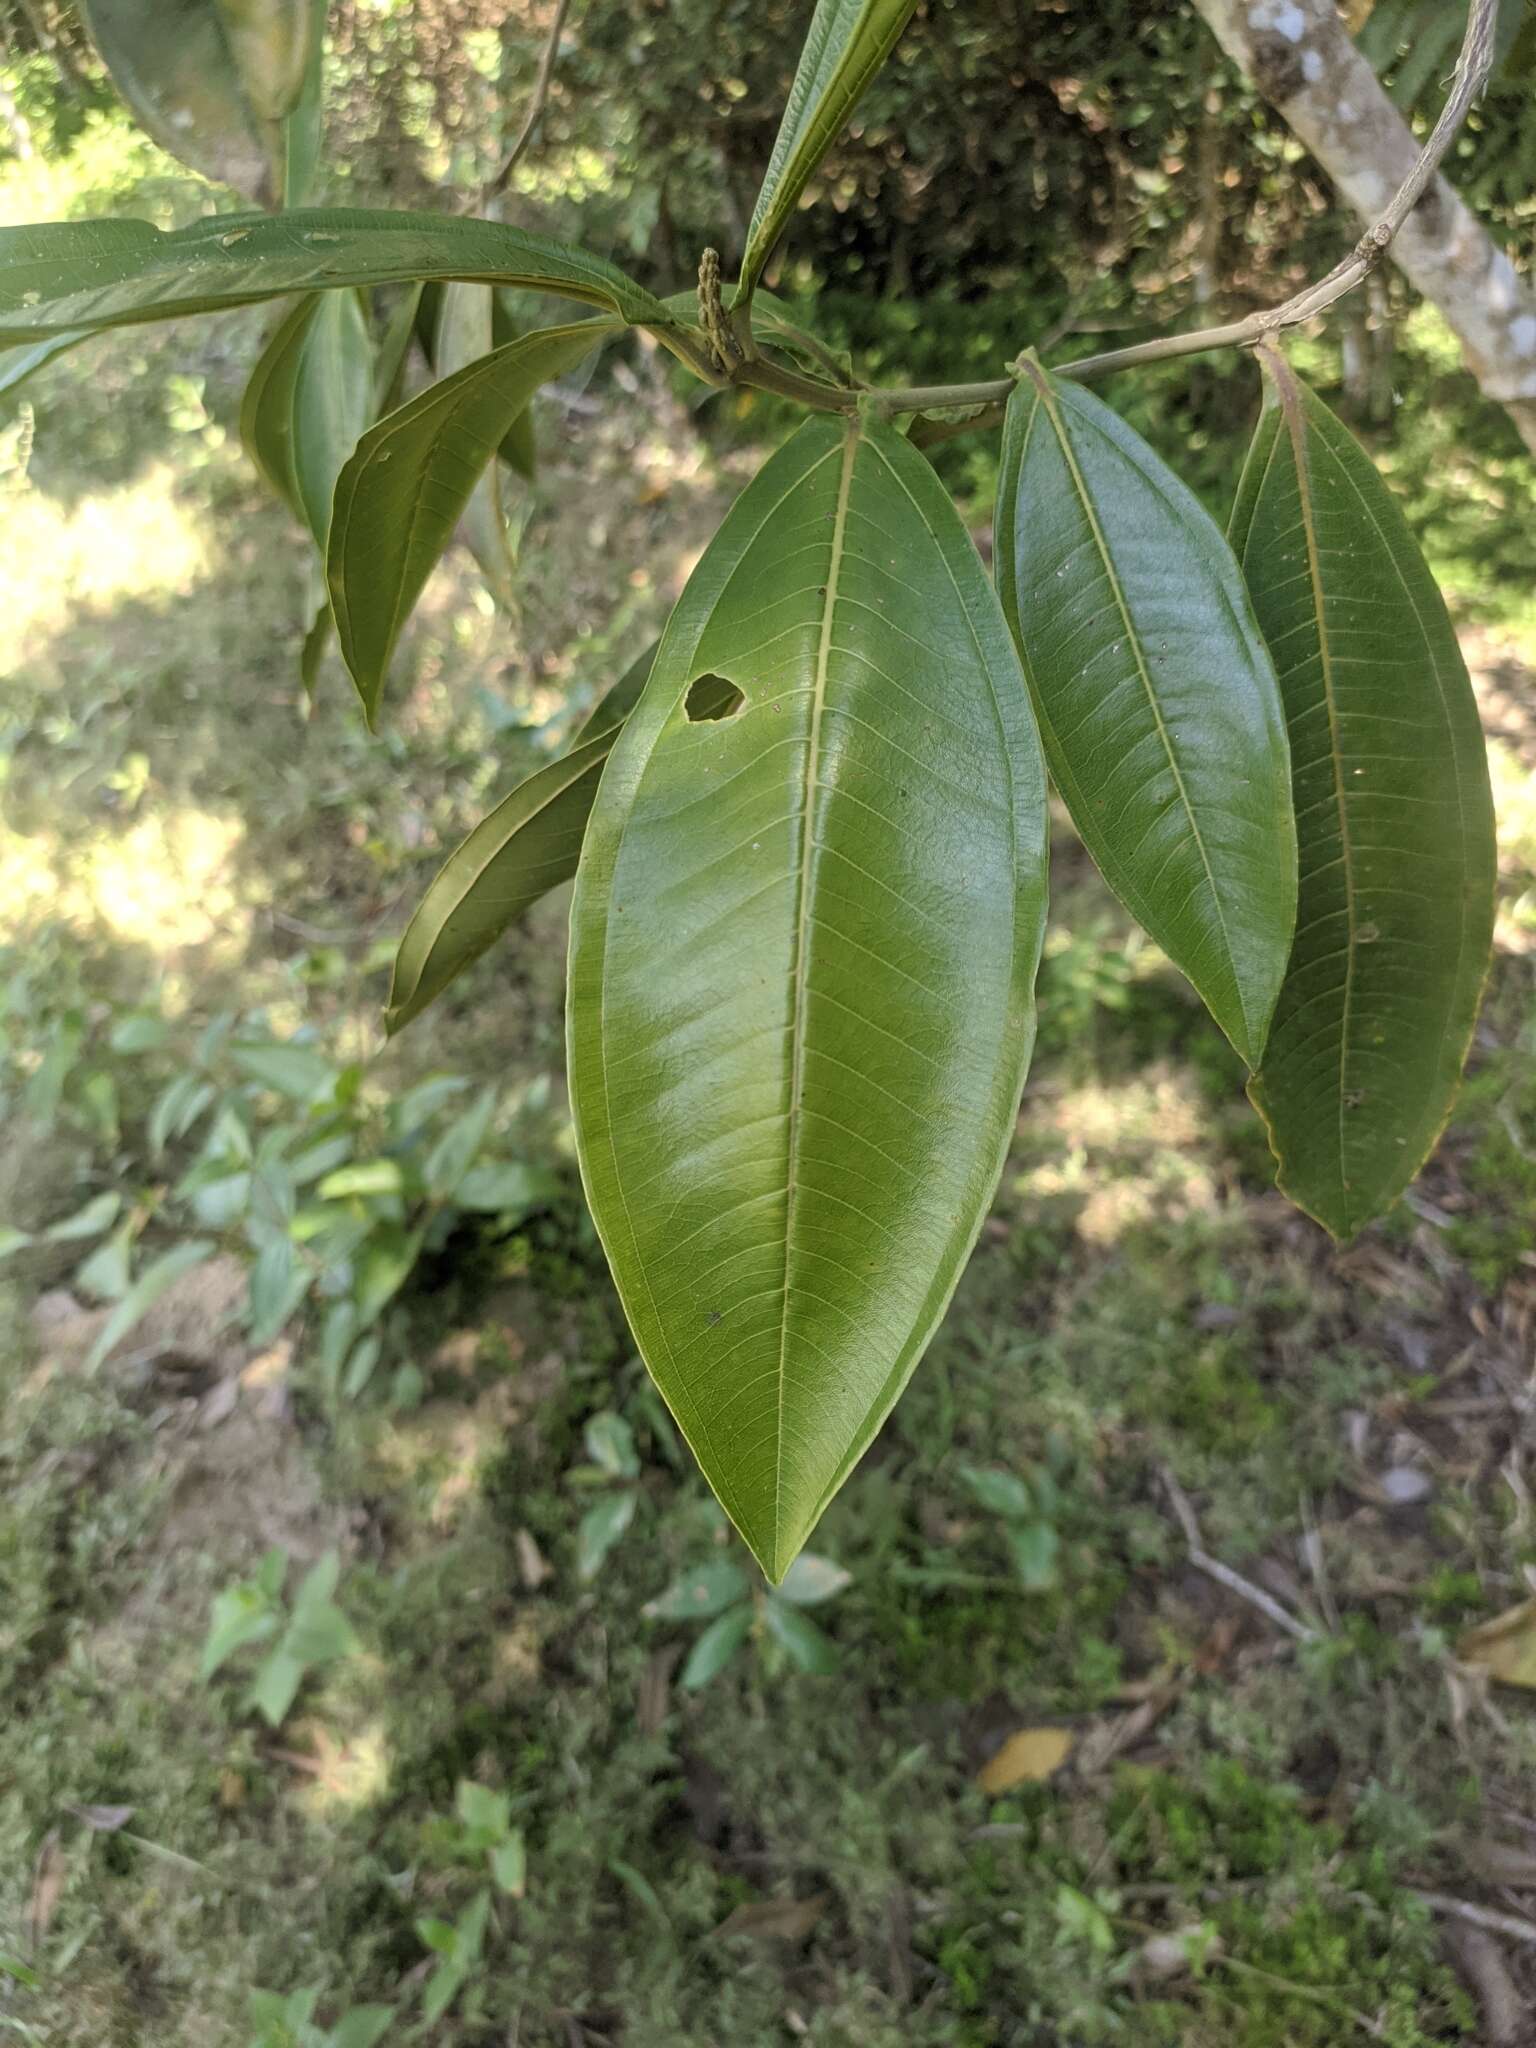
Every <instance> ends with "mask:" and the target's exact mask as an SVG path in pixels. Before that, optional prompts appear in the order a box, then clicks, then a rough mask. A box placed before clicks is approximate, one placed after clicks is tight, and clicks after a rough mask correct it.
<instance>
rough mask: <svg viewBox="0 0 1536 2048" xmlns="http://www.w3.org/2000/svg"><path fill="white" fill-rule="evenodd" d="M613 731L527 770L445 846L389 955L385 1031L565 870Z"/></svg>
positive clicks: (572, 862) (431, 996) (573, 857)
mask: <svg viewBox="0 0 1536 2048" xmlns="http://www.w3.org/2000/svg"><path fill="white" fill-rule="evenodd" d="M613 739H614V732H613V730H609V731H607V732H603V733H599V734H598V735H597V737H596V738H594V739H590V740H584V741H583V742H582V743H581V744H580V745H578V746H576V747H574V748H572V750H571V752H570V753H569V754H564V755H562V756H561V757H560V759H559V760H557V761H550V762H548V763H546V765H545V766H544V767H542V768H538V769H535V771H534V773H533V774H532V775H530V776H529V777H528V779H527V780H526V781H525V782H520V783H519V784H518V785H517V787H516V789H514V790H513V791H512V793H511V795H510V796H506V797H503V798H502V800H501V802H500V803H499V804H498V805H497V806H496V808H495V810H494V811H491V812H490V813H489V814H488V815H487V816H486V817H484V818H482V819H481V820H480V823H479V824H478V825H477V826H476V827H475V829H474V831H473V832H471V833H470V835H469V837H468V838H467V839H466V840H465V841H464V842H463V843H462V845H460V846H457V847H455V848H454V850H453V852H452V853H451V854H449V856H448V858H447V860H446V861H445V862H444V863H443V865H442V867H441V868H439V870H438V871H437V873H436V875H434V876H433V878H432V881H431V884H430V885H429V887H428V889H427V893H426V895H425V896H423V897H422V899H421V902H420V903H419V904H418V906H417V908H416V913H415V915H414V916H413V917H412V919H411V921H410V923H409V924H408V925H407V926H406V928H405V933H404V936H403V937H402V938H401V941H400V950H399V952H398V953H397V954H396V956H395V968H394V974H393V976H392V978H391V981H390V987H389V1003H388V1006H387V1008H386V1010H385V1013H384V1026H385V1029H386V1031H388V1033H389V1034H390V1036H391V1037H393V1036H394V1034H395V1033H396V1032H397V1031H403V1030H404V1029H405V1027H406V1025H407V1024H409V1023H410V1022H411V1020H412V1019H413V1018H415V1017H419V1016H420V1015H421V1013H422V1011H423V1010H424V1009H425V1008H426V1007H427V1005H428V1004H429V1003H431V1002H434V1001H435V1000H436V998H437V997H438V996H440V995H441V994H442V992H443V990H444V989H445V988H446V987H447V986H448V984H449V982H451V981H452V980H453V978H454V977H455V975H458V974H462V973H463V971H464V969H465V968H466V967H470V966H473V964H474V962H475V961H476V960H478V959H479V958H480V956H481V955H482V954H483V953H485V952H487V951H488V950H489V949H490V947H492V946H493V945H494V944H495V943H496V941H497V940H498V939H499V938H500V937H501V935H502V933H503V932H505V931H506V930H508V928H509V927H510V926H512V925H513V924H515V923H516V922H517V920H518V918H520V917H521V916H522V915H523V913H524V912H525V911H526V910H528V909H530V908H531V906H532V905H533V904H535V903H537V902H538V900H539V898H540V897H541V896H545V895H547V894H548V892H549V891H550V890H551V889H556V888H558V887H559V886H560V884H561V883H562V882H568V881H569V880H570V879H571V877H572V875H574V874H575V872H576V863H577V860H578V858H579V856H580V853H581V843H582V835H583V834H584V833H585V831H586V827H587V819H588V817H589V816H590V815H591V811H592V805H593V803H594V802H595V801H596V798H597V786H598V781H599V778H600V777H601V775H602V772H603V764H604V762H605V761H606V760H607V759H608V754H609V751H610V749H611V748H612V746H613Z"/></svg>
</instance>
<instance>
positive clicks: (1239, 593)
mask: <svg viewBox="0 0 1536 2048" xmlns="http://www.w3.org/2000/svg"><path fill="white" fill-rule="evenodd" d="M997 567H998V587H999V591H1000V594H1001V597H1002V600H1003V608H1004V610H1005V611H1006V613H1007V615H1008V621H1009V624H1010V625H1011V626H1012V628H1013V631H1014V636H1015V638H1016V640H1017V641H1018V645H1019V651H1020V653H1021V655H1022V657H1023V662H1024V672H1025V675H1026V676H1027V678H1028V680H1029V687H1030V692H1031V694H1032V696H1033V698H1034V702H1035V709H1036V712H1037V714H1038V716H1039V719H1040V730H1041V737H1042V739H1043V741H1044V743H1045V751H1046V758H1047V760H1048V761H1049V763H1050V769H1051V774H1052V776H1053V778H1054V780H1055V782H1056V785H1057V787H1058V788H1059V789H1060V791H1061V794H1062V796H1063V797H1064V798H1065V800H1066V803H1067V807H1068V809H1069V810H1070V811H1071V813H1072V819H1073V822H1074V823H1075V825H1076V826H1077V829H1078V831H1079V832H1080V833H1081V835H1082V838H1083V841H1084V843H1085V845H1086V846H1087V848H1088V850H1089V852H1090V853H1091V854H1092V855H1093V858H1094V860H1095V862H1096V863H1097V865H1098V867H1099V869H1100V871H1101V872H1102V874H1103V875H1104V878H1105V880H1106V881H1107V882H1108V883H1109V885H1110V887H1111V888H1112V889H1113V890H1114V891H1115V893H1116V895H1117V896H1119V897H1120V899H1121V901H1122V902H1123V903H1124V904H1125V905H1126V908H1127V909H1128V910H1129V911H1130V912H1131V914H1132V916H1133V917H1135V918H1136V919H1137V920H1138V922H1139V923H1141V924H1142V925H1144V926H1145V928H1146V929H1147V931H1148V932H1150V933H1151V935H1152V937H1153V938H1154V939H1156V941H1157V943H1158V944H1159V945H1160V946H1161V947H1162V949H1163V951H1164V952H1165V953H1167V954H1168V956H1169V958H1170V959H1171V960H1173V961H1174V963H1175V964H1176V965H1177V966H1178V967H1180V968H1181V969H1182V970H1183V971H1184V973H1185V974H1187V975H1188V976H1189V979H1190V980H1191V981H1192V982H1193V983H1194V985H1195V987H1196V989H1197V990H1198V991H1199V993H1200V995H1201V996H1202V998H1203V999H1204V1001H1205V1003H1206V1006H1207V1007H1208V1008H1209V1010H1210V1012H1211V1014H1212V1016H1214V1017H1215V1019H1216V1021H1217V1023H1218V1024H1219V1025H1220V1026H1221V1028H1222V1030H1223V1031H1225V1032H1226V1034H1227V1036H1228V1037H1229V1038H1230V1039H1231V1041H1232V1043H1233V1045H1234V1046H1236V1048H1237V1050H1238V1052H1239V1053H1241V1054H1242V1056H1243V1058H1244V1059H1245V1060H1247V1062H1248V1064H1249V1065H1250V1066H1256V1065H1257V1064H1258V1059H1259V1054H1260V1052H1261V1050H1262V1047H1263V1044H1264V1036H1265V1032H1266V1031H1267V1029H1268V1025H1269V1018H1270V1014H1271V1012H1272V1010H1273V1008H1274V1003H1275V997H1276V994H1277V992H1278V990H1279V987H1280V981H1281V977H1282V975H1283V974H1284V972H1285V962H1286V957H1287V954H1288V953H1289V950H1290V943H1291V933H1292V930H1293V928H1294V923H1295V912H1296V834H1295V825H1294V822H1293V819H1292V815H1291V795H1290V775H1289V764H1288V759H1287V747H1286V735H1285V722H1284V715H1283V712H1282V708H1281V704H1280V693H1279V687H1278V684H1277V682H1276V679H1275V672H1274V667H1273V664H1272V662H1271V660H1270V657H1269V654H1268V652H1267V650H1266V648H1265V646H1264V643H1263V641H1262V639H1261V638H1260V635H1259V632H1258V628H1257V626H1256V624H1255V622H1254V618H1253V614H1252V611H1251V609H1250V607H1249V603H1248V599H1247V596H1246V594H1245V593H1244V590H1243V586H1242V578H1241V576H1240V574H1239V572H1238V568H1237V564H1236V562H1235V561H1234V560H1233V558H1232V554H1231V550H1230V549H1229V548H1228V546H1227V544H1226V542H1225V541H1224V540H1223V538H1222V536H1221V534H1220V532H1219V531H1218V530H1217V528H1216V526H1215V525H1214V524H1213V523H1212V521H1211V520H1210V518H1209V517H1208V516H1207V515H1206V513H1205V512H1204V511H1203V509H1202V508H1201V507H1200V505H1199V504H1198V503H1197V502H1196V500H1195V498H1194V497H1193V496H1192V495H1191V493H1190V492H1189V491H1187V490H1186V489H1185V487H1184V486H1183V484H1181V483H1180V482H1179V481H1178V479H1177V478H1176V477H1175V476H1174V475H1173V474H1172V472H1171V471H1170V470H1169V469H1167V468H1166V466H1165V465H1164V464H1163V463H1162V462H1161V461H1160V460H1159V459H1158V457H1157V456H1156V455H1154V454H1153V452H1152V450H1151V449H1150V448H1149V447H1147V445H1146V443H1145V442H1144V441H1142V440H1141V439H1140V437H1139V436H1138V435H1136V434H1134V433H1133V432H1132V431H1131V429H1130V428H1129V427H1127V426H1126V425H1125V423H1124V421H1123V420H1121V419H1119V418H1118V417H1117V416H1116V415H1115V414H1114V413H1112V412H1111V411H1110V410H1109V408H1108V407H1107V406H1105V405H1102V404H1101V403H1100V402H1099V401H1098V400H1097V399H1096V398H1093V397H1091V396H1090V395H1089V394H1088V393H1087V392H1086V391H1083V390H1081V389H1079V388H1078V387H1077V386H1075V385H1073V384H1071V383H1069V382H1067V381H1066V380H1063V379H1057V378H1052V377H1048V376H1047V375H1046V374H1045V373H1044V372H1043V371H1040V370H1038V369H1033V370H1032V371H1031V373H1030V374H1029V376H1027V377H1026V378H1025V379H1024V380H1023V381H1022V382H1021V383H1020V384H1019V386H1018V388H1017V389H1016V390H1015V392H1014V394H1013V396H1012V398H1011V399H1010V400H1009V404H1008V414H1007V421H1006V425H1005V427H1004V433H1003V463H1002V471H1001V475H1000V477H999V480H998V524H997Z"/></svg>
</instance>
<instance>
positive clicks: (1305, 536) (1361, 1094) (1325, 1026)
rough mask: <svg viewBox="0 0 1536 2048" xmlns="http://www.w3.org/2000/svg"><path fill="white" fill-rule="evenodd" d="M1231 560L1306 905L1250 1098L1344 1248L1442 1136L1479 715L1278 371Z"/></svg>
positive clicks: (1466, 976) (1345, 477)
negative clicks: (1264, 660) (1294, 826)
mask: <svg viewBox="0 0 1536 2048" xmlns="http://www.w3.org/2000/svg"><path fill="white" fill-rule="evenodd" d="M1267 367H1268V368H1269V371H1270V376H1271V380H1272V383H1273V386H1274V389H1275V392H1276V395H1277V398H1278V403H1275V404H1273V405H1271V406H1270V407H1269V408H1268V409H1267V410H1266V412H1265V413H1264V415H1263V417H1262V419H1261V420H1260V423H1259V429H1258V433H1257V436H1256V438H1255V440H1254V445H1253V449H1252V451H1251V453H1250V455H1249V458H1248V463H1247V466H1246V468H1245V469H1244V471H1243V480H1242V484H1241V486H1240V488H1239V492H1238V501H1237V507H1236V510H1235V511H1234V513H1233V521H1232V526H1233V541H1234V544H1235V546H1236V547H1237V550H1238V554H1239V556H1240V557H1241V560H1242V564H1243V573H1244V574H1245V576H1246V577H1247V579H1248V587H1249V590H1250V591H1251V593H1252V596H1253V602H1254V606H1255V608H1256V610H1257V612H1258V616H1259V622H1260V624H1261V625H1262V626H1263V628H1264V631H1265V633H1266V634H1267V635H1268V637H1269V642H1270V645H1271V646H1272V647H1273V648H1274V650H1275V653H1276V657H1277V659H1278V660H1279V663H1280V687H1281V690H1282V692H1283V693H1284V698H1285V709H1286V717H1287V719H1288V720H1289V723H1290V732H1291V758H1292V762H1293V774H1294V778H1295V802H1296V817H1297V821H1298V825H1299V827H1300V836H1301V901H1300V910H1299V914H1298V917H1297V923H1296V938H1295V945H1294V947H1293V948H1292V952H1291V958H1290V965H1289V967H1288V969H1287V971H1286V977H1285V983H1284V986H1283V987H1282V989H1281V991H1280V1001H1279V1005H1278V1007H1277V1008H1276V1011H1275V1021H1274V1024H1273V1026H1272V1028H1271V1031H1270V1037H1269V1045H1268V1048H1267V1050H1266V1052H1265V1055H1264V1061H1263V1064H1262V1066H1261V1067H1260V1069H1259V1072H1258V1075H1257V1076H1256V1078H1255V1079H1254V1081H1253V1083H1252V1085H1251V1088H1250V1093H1251V1094H1252V1096H1253V1100H1254V1103H1255V1105H1256V1107H1257V1108H1258V1111H1259V1113H1260V1115H1261V1116H1262V1117H1263V1118H1264V1121H1265V1123H1266V1124H1267V1125H1268V1127H1269V1135H1270V1142H1271V1145H1272V1146H1273V1148H1274V1152H1275V1156H1276V1158H1277V1160H1278V1161H1279V1182H1280V1186H1281V1187H1282V1188H1283V1189H1284V1191H1285V1193H1286V1194H1287V1195H1289V1196H1290V1198H1291V1200H1292V1201H1294V1202H1296V1203H1298V1204H1299V1205H1300V1207H1302V1208H1303V1209H1305V1210H1306V1211H1307V1213H1308V1214H1309V1215H1310V1216H1314V1217H1316V1218H1317V1220H1318V1222H1320V1223H1322V1224H1324V1225H1326V1226H1327V1228H1328V1229H1329V1230H1330V1231H1332V1232H1333V1234H1334V1236H1335V1237H1338V1238H1348V1237H1352V1236H1353V1235H1354V1234H1355V1232H1356V1231H1357V1230H1359V1229H1360V1228H1361V1226H1362V1225H1363V1224H1365V1223H1368V1222H1369V1221H1370V1220H1371V1218H1372V1217H1373V1216H1378V1215H1380V1214H1381V1212H1382V1211H1383V1210H1384V1209H1386V1208H1387V1207H1388V1206H1389V1205H1390V1204H1391V1203H1392V1202H1393V1201H1394V1200H1395V1199H1396V1198H1397V1196H1398V1195H1399V1194H1401V1192H1402V1190H1403V1189H1404V1188H1405V1187H1406V1186H1407V1185H1408V1183H1409V1181H1410V1180H1412V1178H1413V1176H1414V1175H1415V1174H1416V1173H1417V1172H1418V1170H1419V1168H1420V1166H1421V1165H1422V1164H1423V1163H1424V1160H1425V1159H1426V1158H1427V1157H1428V1155H1429V1153H1430V1151H1431V1149H1432V1148H1433V1146H1434V1144H1435V1141H1436V1139H1437V1138H1438V1137H1439V1135H1440V1132H1441V1130H1442V1129H1443V1128H1444V1125H1445V1120H1446V1118H1447V1117H1448V1116H1449V1114H1450V1110H1451V1105H1452V1103H1453V1101H1454V1100H1455V1096H1456V1089H1457V1084H1458V1082H1459V1080H1460V1077H1461V1067H1462V1062H1463V1061H1464V1060H1465V1058H1466V1054H1467V1047H1468V1045H1469V1043H1470V1041H1471V1037H1472V1028H1473V1025H1474V1023H1475V1022H1476V1018H1477V1009H1478V1002H1479V999H1480V997H1481V994H1482V987H1483V980H1484V977H1485V975H1486V973H1487V970H1488V956H1489V948H1490V944H1491V940H1492V933H1493V909H1494V879H1495V866H1496V848H1495V842H1494V822H1493V806H1492V802H1491V799H1490V796H1489V789H1488V761H1487V754H1486V751H1485V748H1484V745H1483V734H1482V727H1481V724H1480V722H1479V719H1478V712H1477V705H1476V702H1475V701H1474V699H1473V695H1472V688H1471V685H1470V683H1469V682H1468V679H1467V671H1466V667H1465V665H1464V663H1463V661H1462V658H1461V653H1460V650H1459V649H1458V647H1457V645H1456V636H1455V633H1454V632H1453V631H1452V628H1451V623H1450V620H1449V618H1448V617H1447V616H1446V610H1445V605H1444V603H1443V601H1442V599H1441V597H1440V593H1439V592H1438V591H1437V590H1436V588H1435V585H1434V581H1433V579H1432V578H1431V576H1430V573H1429V570H1428V569H1427V567H1426V566H1425V563H1424V558H1423V556H1422V555H1421V554H1420V552H1419V549H1418V546H1417V544H1416V543H1415V541H1414V539H1413V536H1412V535H1411V534H1410V532H1409V530H1408V526H1407V523H1406V521H1405V520H1404V518H1403V515H1402V513H1401V512H1400V511H1399V509H1398V506H1397V502H1396V500H1395V499H1394V498H1393V496H1392V494H1391V492H1390V491H1389V490H1388V489H1387V487H1386V485H1385V484H1384V483H1383V482H1382V480H1381V478H1380V477H1379V476H1378V475H1377V474H1376V471H1375V469H1374V468H1373V467H1372V465H1371V463H1370V460H1369V458H1368V457H1367V456H1366V455H1365V453H1364V451H1363V450H1362V449H1361V448H1360V446H1359V445H1358V443H1357V442H1356V441H1355V439H1354V437H1353V435H1351V434H1350V433H1348V432H1347V431H1346V429H1345V428H1344V427H1343V426H1341V425H1340V423H1339V421H1338V420H1336V419H1335V418H1334V416H1333V414H1332V413H1330V412H1329V411H1328V409H1327V407H1326V406H1325V405H1324V404H1323V403H1322V402H1321V400H1320V399H1318V398H1316V397H1314V396H1313V394H1312V393H1311V392H1310V391H1306V390H1304V389H1303V388H1302V386H1301V385H1300V384H1298V383H1297V381H1296V379H1295V377H1294V376H1293V375H1292V374H1291V372H1290V371H1289V370H1288V369H1287V368H1286V367H1285V365H1284V364H1283V362H1281V361H1280V360H1279V359H1278V358H1277V357H1273V356H1271V357H1269V358H1268V359H1267Z"/></svg>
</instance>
